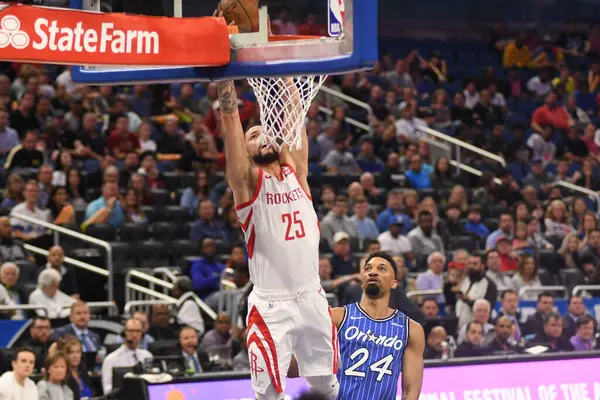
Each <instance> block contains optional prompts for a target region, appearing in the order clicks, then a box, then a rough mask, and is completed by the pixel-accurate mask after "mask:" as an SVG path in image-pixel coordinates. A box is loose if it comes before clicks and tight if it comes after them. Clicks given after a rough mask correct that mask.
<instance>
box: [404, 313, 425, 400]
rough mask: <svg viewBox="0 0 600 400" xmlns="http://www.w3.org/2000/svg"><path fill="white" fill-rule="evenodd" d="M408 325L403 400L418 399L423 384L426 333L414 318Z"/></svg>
mask: <svg viewBox="0 0 600 400" xmlns="http://www.w3.org/2000/svg"><path fill="white" fill-rule="evenodd" d="M408 325H409V328H408V332H409V336H408V345H407V346H406V349H405V350H404V356H403V357H402V400H418V399H419V394H421V385H422V384H423V352H424V351H425V333H424V332H423V328H422V327H421V325H419V324H418V323H417V322H415V321H413V320H412V319H411V320H409V323H408Z"/></svg>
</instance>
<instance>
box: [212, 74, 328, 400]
mask: <svg viewBox="0 0 600 400" xmlns="http://www.w3.org/2000/svg"><path fill="white" fill-rule="evenodd" d="M286 82H287V83H288V84H293V82H292V81H291V80H287V81H286ZM218 91H219V103H220V111H221V123H222V126H221V131H222V132H223V136H224V138H225V157H226V160H227V167H226V177H227V182H228V183H229V186H230V187H231V189H232V191H233V198H234V201H235V204H236V210H237V213H238V217H239V219H240V223H241V227H242V230H243V231H244V235H245V238H246V245H247V249H248V258H249V261H248V263H249V268H250V279H251V280H252V282H253V283H254V290H253V291H252V293H251V295H250V297H249V298H248V317H247V323H248V330H247V339H246V340H247V345H248V356H249V359H250V364H251V365H250V367H251V371H252V374H251V375H252V387H253V389H254V391H255V393H256V398H257V399H260V400H262V399H283V398H284V390H285V378H286V375H287V371H288V367H289V365H290V360H291V358H292V355H293V354H294V355H295V356H296V359H297V362H298V367H299V372H300V375H302V376H304V377H306V381H307V383H308V386H309V387H310V388H312V389H314V390H316V391H319V392H321V393H323V394H325V395H326V396H327V397H328V398H329V399H335V398H336V396H337V392H338V388H339V385H338V382H337V379H336V376H335V374H336V372H337V361H338V355H337V337H336V330H335V327H334V326H333V325H332V321H331V316H330V314H329V306H328V303H327V299H326V297H325V292H324V290H323V289H322V288H321V285H320V283H319V274H318V268H319V239H320V233H319V225H318V219H317V215H316V213H315V210H314V208H313V205H312V199H311V196H310V188H309V186H308V182H307V176H308V145H307V137H306V130H305V129H303V130H302V133H301V134H302V147H301V148H300V149H299V150H296V149H295V150H294V151H289V150H288V149H287V148H286V147H283V148H282V149H281V151H280V152H278V151H277V150H276V149H275V148H274V147H273V146H271V145H269V144H265V143H261V141H260V140H259V136H260V134H261V133H262V127H260V126H254V127H251V128H250V129H248V131H247V132H246V133H244V132H243V129H242V125H241V122H240V116H239V114H238V106H237V98H236V92H235V86H234V84H233V82H222V83H219V87H218Z"/></svg>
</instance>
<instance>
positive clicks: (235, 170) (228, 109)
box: [218, 81, 256, 204]
mask: <svg viewBox="0 0 600 400" xmlns="http://www.w3.org/2000/svg"><path fill="white" fill-rule="evenodd" d="M218 92H219V104H220V106H221V107H220V113H221V133H222V135H223V138H224V140H225V161H226V163H227V165H226V167H225V176H226V178H227V182H228V183H229V186H230V187H231V189H232V191H233V197H234V201H235V204H242V203H245V202H247V201H249V200H250V199H251V198H252V194H253V193H254V187H255V185H256V177H255V176H253V175H255V174H253V172H252V164H251V162H250V159H249V158H248V153H247V152H246V141H245V139H244V131H243V128H242V123H241V121H240V114H239V112H238V105H237V96H236V94H235V85H234V84H233V81H226V82H219V84H218ZM253 178H254V179H253Z"/></svg>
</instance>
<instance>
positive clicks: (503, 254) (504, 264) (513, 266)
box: [496, 236, 519, 271]
mask: <svg viewBox="0 0 600 400" xmlns="http://www.w3.org/2000/svg"><path fill="white" fill-rule="evenodd" d="M496 251H498V254H499V255H500V271H516V270H517V263H518V261H519V259H518V256H516V254H514V253H513V248H512V244H511V243H510V239H509V238H508V237H507V236H500V237H499V238H498V239H497V240H496Z"/></svg>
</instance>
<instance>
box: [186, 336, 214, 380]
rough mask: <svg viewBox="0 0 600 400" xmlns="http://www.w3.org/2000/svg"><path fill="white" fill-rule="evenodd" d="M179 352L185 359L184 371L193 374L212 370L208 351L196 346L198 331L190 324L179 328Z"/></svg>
mask: <svg viewBox="0 0 600 400" xmlns="http://www.w3.org/2000/svg"><path fill="white" fill-rule="evenodd" d="M179 352H180V353H181V354H182V355H183V357H184V359H185V363H186V364H185V365H186V371H189V372H191V373H192V374H193V375H197V374H201V373H203V372H210V371H211V370H212V367H213V366H212V364H211V362H210V360H209V359H208V353H207V352H205V351H204V350H202V349H200V348H199V347H198V332H196V330H195V329H194V328H192V327H191V326H182V327H181V329H179ZM192 371H193V372H192Z"/></svg>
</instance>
